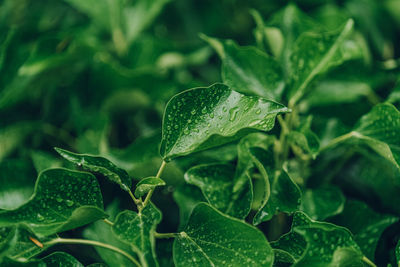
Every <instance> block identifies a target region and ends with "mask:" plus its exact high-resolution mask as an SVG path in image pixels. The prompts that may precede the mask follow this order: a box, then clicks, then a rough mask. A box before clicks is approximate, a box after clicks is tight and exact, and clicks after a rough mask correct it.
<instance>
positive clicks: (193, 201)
mask: <svg viewBox="0 0 400 267" xmlns="http://www.w3.org/2000/svg"><path fill="white" fill-rule="evenodd" d="M173 197H174V200H175V202H176V203H177V204H178V206H179V229H182V228H183V227H184V226H185V225H186V224H187V221H188V220H189V217H190V214H192V211H193V209H194V208H195V207H196V206H197V204H199V203H200V202H207V200H206V199H205V198H204V195H203V192H201V190H200V189H199V188H198V187H196V186H192V185H189V184H183V185H181V186H179V187H178V188H177V189H176V190H175V191H174V193H173Z"/></svg>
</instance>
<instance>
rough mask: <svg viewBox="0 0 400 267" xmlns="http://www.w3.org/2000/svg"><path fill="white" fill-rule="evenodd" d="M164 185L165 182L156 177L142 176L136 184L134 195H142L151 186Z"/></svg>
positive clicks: (150, 188) (151, 187)
mask: <svg viewBox="0 0 400 267" xmlns="http://www.w3.org/2000/svg"><path fill="white" fill-rule="evenodd" d="M164 185H166V183H165V182H164V181H163V180H162V179H160V178H158V177H147V178H143V179H142V180H140V181H139V183H137V185H136V189H135V196H136V197H142V196H144V195H145V194H146V193H147V192H149V191H150V190H152V189H153V188H156V187H158V186H164Z"/></svg>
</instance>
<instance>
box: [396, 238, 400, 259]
mask: <svg viewBox="0 0 400 267" xmlns="http://www.w3.org/2000/svg"><path fill="white" fill-rule="evenodd" d="M396 261H397V264H398V265H400V240H399V241H398V242H397V245H396Z"/></svg>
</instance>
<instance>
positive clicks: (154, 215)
mask: <svg viewBox="0 0 400 267" xmlns="http://www.w3.org/2000/svg"><path fill="white" fill-rule="evenodd" d="M161 217H162V215H161V212H160V211H159V210H158V209H157V208H156V207H155V206H154V205H153V204H152V203H150V204H149V205H147V206H146V207H145V208H144V209H143V210H142V211H141V212H139V213H136V212H133V211H130V210H125V211H123V212H121V213H119V214H118V216H117V218H116V220H115V222H114V225H113V226H112V231H113V232H114V234H115V235H116V236H117V237H118V238H119V239H120V240H121V241H123V242H124V243H127V244H129V245H130V246H131V247H132V249H133V251H134V252H136V253H137V254H138V256H139V260H140V263H141V264H142V265H143V266H158V263H157V259H156V255H155V240H154V232H155V229H156V227H157V224H159V223H160V222H161Z"/></svg>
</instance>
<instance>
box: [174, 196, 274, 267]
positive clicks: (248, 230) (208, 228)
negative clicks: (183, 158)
mask: <svg viewBox="0 0 400 267" xmlns="http://www.w3.org/2000/svg"><path fill="white" fill-rule="evenodd" d="M173 256H174V263H175V266H177V267H183V266H185V267H186V266H193V265H195V266H272V263H273V259H274V254H273V251H272V249H271V247H270V246H269V244H268V241H267V240H266V238H265V236H264V234H263V233H262V232H260V231H259V230H258V229H256V228H254V227H252V226H250V225H248V224H246V223H244V222H243V221H240V220H238V219H234V218H231V217H228V216H226V215H224V214H222V213H220V212H218V211H217V210H215V209H214V208H212V207H211V206H209V205H208V204H205V203H200V204H198V205H197V206H196V207H195V209H194V210H193V212H192V215H191V216H190V219H189V222H188V224H187V226H186V227H185V229H184V230H183V231H182V232H180V233H179V234H178V236H177V237H176V238H175V241H174V248H173Z"/></svg>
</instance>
